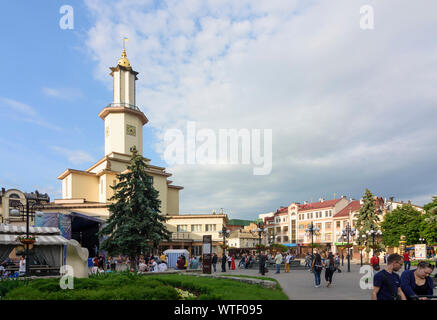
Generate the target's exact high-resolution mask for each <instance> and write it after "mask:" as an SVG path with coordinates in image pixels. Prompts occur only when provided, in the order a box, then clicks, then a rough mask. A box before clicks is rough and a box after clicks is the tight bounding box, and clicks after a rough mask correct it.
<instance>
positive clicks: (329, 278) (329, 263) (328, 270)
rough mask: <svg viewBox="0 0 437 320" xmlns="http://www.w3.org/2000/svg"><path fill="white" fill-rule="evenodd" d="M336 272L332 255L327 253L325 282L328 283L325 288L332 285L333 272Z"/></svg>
mask: <svg viewBox="0 0 437 320" xmlns="http://www.w3.org/2000/svg"><path fill="white" fill-rule="evenodd" d="M335 270H336V267H335V261H334V255H333V254H332V253H331V252H329V254H328V258H327V259H326V263H325V280H326V281H327V282H328V284H327V286H326V287H328V288H329V287H330V286H331V283H332V276H333V275H334V272H335Z"/></svg>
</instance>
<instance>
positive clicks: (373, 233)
mask: <svg viewBox="0 0 437 320" xmlns="http://www.w3.org/2000/svg"><path fill="white" fill-rule="evenodd" d="M366 233H367V235H368V236H371V237H372V249H373V250H375V248H376V243H375V238H376V237H378V236H380V235H382V232H381V230H374V229H370V230H367V231H366Z"/></svg>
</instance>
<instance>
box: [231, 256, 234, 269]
mask: <svg viewBox="0 0 437 320" xmlns="http://www.w3.org/2000/svg"><path fill="white" fill-rule="evenodd" d="M231 269H232V270H235V258H234V255H232V263H231Z"/></svg>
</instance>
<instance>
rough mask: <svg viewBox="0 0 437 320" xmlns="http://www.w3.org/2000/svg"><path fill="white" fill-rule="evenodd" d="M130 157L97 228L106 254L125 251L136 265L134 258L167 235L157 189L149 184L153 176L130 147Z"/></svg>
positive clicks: (134, 265) (139, 156)
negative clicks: (107, 210) (101, 224)
mask: <svg viewBox="0 0 437 320" xmlns="http://www.w3.org/2000/svg"><path fill="white" fill-rule="evenodd" d="M131 152H132V159H131V163H130V165H129V166H128V171H127V172H126V173H123V174H119V175H117V179H118V183H117V184H116V185H115V186H111V188H112V189H113V190H114V196H113V197H112V198H111V199H109V200H111V201H114V203H112V204H111V205H109V212H110V217H109V219H108V220H107V222H106V224H105V226H104V227H103V228H102V230H101V231H100V232H99V237H105V236H106V237H105V239H104V240H103V242H102V244H101V248H102V249H103V250H106V251H108V253H109V254H110V255H118V254H122V255H127V256H128V257H129V260H130V261H131V267H132V268H134V269H135V268H136V264H135V258H136V257H137V256H139V255H140V254H144V253H146V252H148V251H149V250H150V249H151V248H152V247H156V246H158V244H159V242H160V241H162V240H164V239H165V240H169V239H170V232H169V231H168V230H167V229H166V228H165V225H164V222H165V221H166V218H165V217H164V216H162V215H161V214H160V206H161V201H160V200H159V198H158V195H159V192H158V191H157V190H156V189H155V188H154V187H153V179H152V177H151V176H150V175H148V174H147V173H146V168H147V164H146V163H145V162H144V160H143V157H142V156H141V155H138V154H137V151H136V148H135V146H134V147H132V148H131Z"/></svg>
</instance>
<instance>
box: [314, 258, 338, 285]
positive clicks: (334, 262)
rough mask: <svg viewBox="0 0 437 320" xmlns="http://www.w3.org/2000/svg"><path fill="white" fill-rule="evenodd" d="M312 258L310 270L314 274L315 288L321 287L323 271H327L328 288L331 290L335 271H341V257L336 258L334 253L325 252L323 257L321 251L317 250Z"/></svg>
mask: <svg viewBox="0 0 437 320" xmlns="http://www.w3.org/2000/svg"><path fill="white" fill-rule="evenodd" d="M307 257H308V256H307ZM310 258H311V269H310V270H311V271H312V272H313V273H314V282H315V287H316V288H320V287H321V273H322V271H323V269H325V280H326V282H327V283H328V284H327V285H326V286H327V287H328V288H329V287H330V286H331V284H332V278H333V276H334V273H335V271H340V268H339V266H340V257H339V256H338V254H337V255H335V256H334V255H333V254H332V252H327V253H326V252H324V253H323V254H322V255H320V253H319V251H318V250H316V252H315V253H314V257H312V256H310ZM310 258H308V259H310ZM340 272H341V271H340Z"/></svg>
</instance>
